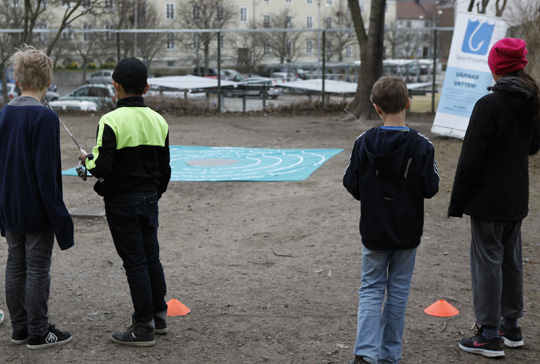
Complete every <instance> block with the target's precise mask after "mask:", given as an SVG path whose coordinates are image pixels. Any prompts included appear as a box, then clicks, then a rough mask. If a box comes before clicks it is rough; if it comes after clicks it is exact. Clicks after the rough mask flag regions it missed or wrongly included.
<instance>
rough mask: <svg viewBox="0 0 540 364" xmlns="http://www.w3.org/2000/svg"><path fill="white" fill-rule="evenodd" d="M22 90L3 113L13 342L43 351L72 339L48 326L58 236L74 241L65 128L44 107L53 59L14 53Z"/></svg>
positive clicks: (3, 203) (3, 218)
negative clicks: (66, 190) (65, 186)
mask: <svg viewBox="0 0 540 364" xmlns="http://www.w3.org/2000/svg"><path fill="white" fill-rule="evenodd" d="M11 61H12V63H13V72H14V75H15V80H16V82H17V85H18V86H19V88H20V89H21V91H22V94H21V96H20V97H18V98H16V99H15V100H13V101H11V102H10V103H9V104H8V105H5V106H4V108H3V109H2V110H1V111H0V171H2V173H1V174H0V230H1V235H2V236H5V237H6V240H7V243H8V258H7V265H6V302H7V306H8V310H9V315H10V319H11V326H12V328H13V334H12V343H13V344H27V345H26V346H27V348H28V349H43V348H47V347H51V346H57V345H62V344H65V343H68V342H69V341H71V339H72V336H71V334H70V333H69V332H63V331H60V330H58V329H56V328H55V327H54V325H51V324H49V320H48V317H49V316H48V313H47V311H48V300H49V287H50V282H51V278H50V275H49V271H50V267H51V256H52V249H53V244H54V237H55V236H56V239H57V241H58V244H59V245H60V248H61V249H62V250H65V249H68V248H70V247H71V246H73V244H74V241H73V221H72V219H71V216H70V215H69V213H68V211H67V208H66V206H65V204H64V201H63V197H62V177H61V170H62V168H61V163H60V128H59V120H58V116H57V115H56V113H55V112H54V111H52V110H50V109H48V108H46V107H44V106H42V105H41V103H40V100H41V99H42V98H43V96H44V95H45V92H46V90H47V87H48V86H49V84H50V83H51V81H52V75H53V68H52V63H51V60H50V59H49V57H47V55H46V54H44V53H43V52H41V51H39V50H37V49H35V48H34V47H31V46H23V48H22V49H20V50H17V51H16V52H15V54H14V55H13V56H12V58H11Z"/></svg>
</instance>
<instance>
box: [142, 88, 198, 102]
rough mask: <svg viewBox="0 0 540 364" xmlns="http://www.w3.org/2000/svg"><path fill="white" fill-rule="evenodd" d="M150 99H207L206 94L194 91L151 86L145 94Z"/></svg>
mask: <svg viewBox="0 0 540 364" xmlns="http://www.w3.org/2000/svg"><path fill="white" fill-rule="evenodd" d="M144 96H150V97H163V98H166V99H183V98H186V97H187V98H188V99H203V98H205V97H206V93H204V92H193V91H192V90H182V89H178V88H174V87H167V86H159V85H150V88H149V89H148V91H147V92H146V94H144Z"/></svg>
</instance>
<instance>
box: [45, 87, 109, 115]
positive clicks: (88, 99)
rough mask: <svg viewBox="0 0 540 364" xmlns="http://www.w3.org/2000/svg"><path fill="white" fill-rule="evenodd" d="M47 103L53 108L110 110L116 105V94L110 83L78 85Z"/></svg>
mask: <svg viewBox="0 0 540 364" xmlns="http://www.w3.org/2000/svg"><path fill="white" fill-rule="evenodd" d="M49 105H51V107H52V108H53V109H54V110H77V111H101V110H111V109H113V108H114V107H115V105H116V94H115V91H114V87H113V85H112V84H108V85H103V84H89V85H83V86H80V87H78V88H77V89H75V90H74V91H72V92H70V93H69V94H67V95H65V96H62V97H60V98H59V99H58V100H57V101H52V102H50V103H49Z"/></svg>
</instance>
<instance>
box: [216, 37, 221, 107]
mask: <svg viewBox="0 0 540 364" xmlns="http://www.w3.org/2000/svg"><path fill="white" fill-rule="evenodd" d="M217 73H218V75H217V80H218V81H217V89H218V102H217V105H218V112H219V113H220V112H221V96H222V94H221V32H217Z"/></svg>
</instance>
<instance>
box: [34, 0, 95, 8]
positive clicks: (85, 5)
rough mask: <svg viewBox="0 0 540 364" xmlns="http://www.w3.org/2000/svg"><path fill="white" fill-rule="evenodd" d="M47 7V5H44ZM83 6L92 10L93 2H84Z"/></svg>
mask: <svg viewBox="0 0 540 364" xmlns="http://www.w3.org/2000/svg"><path fill="white" fill-rule="evenodd" d="M43 5H45V4H43ZM81 5H82V6H83V8H85V9H90V8H91V7H92V0H83V2H82V3H81Z"/></svg>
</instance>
